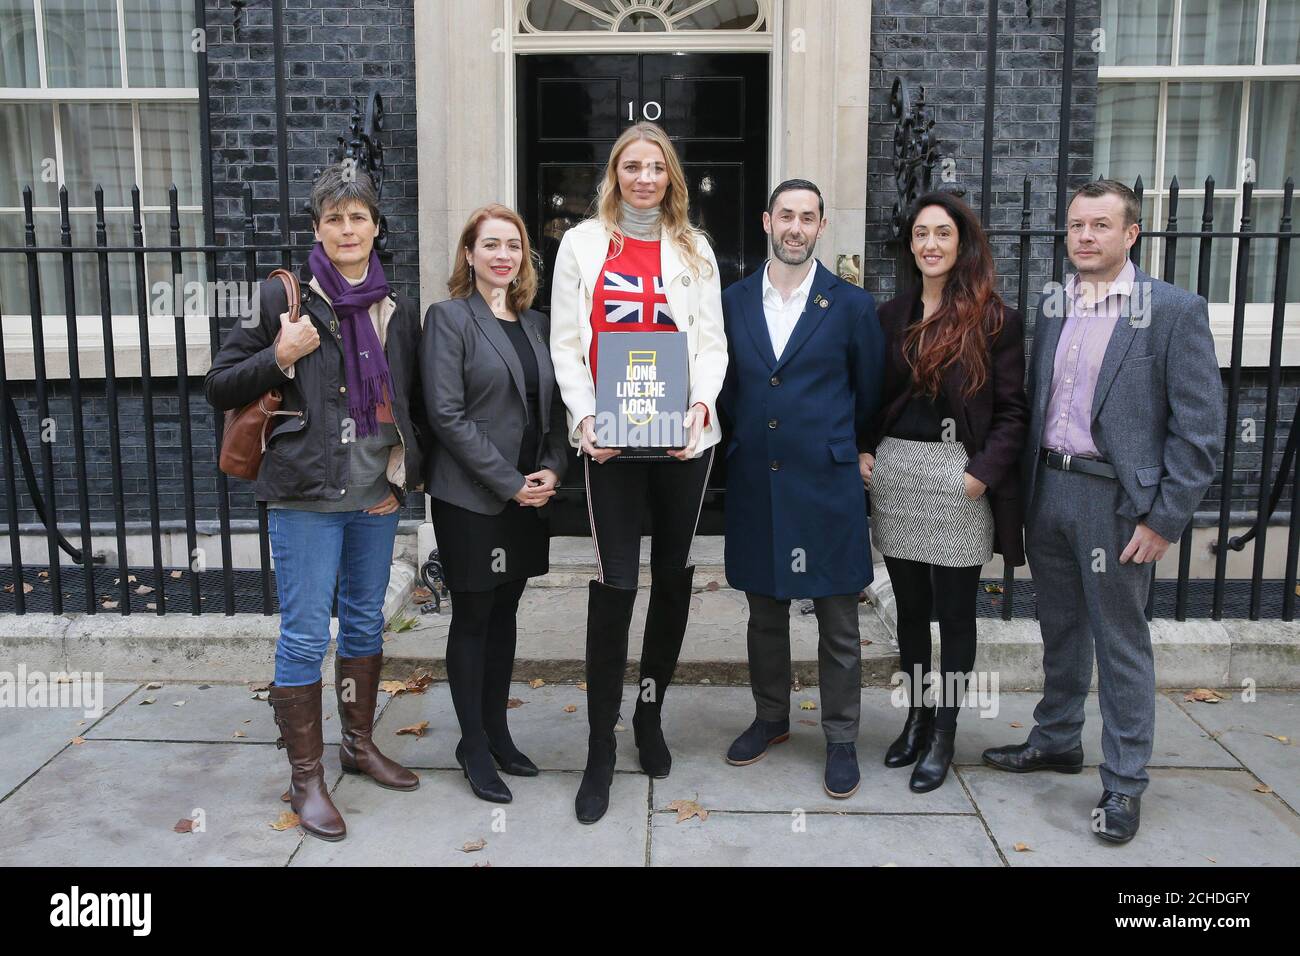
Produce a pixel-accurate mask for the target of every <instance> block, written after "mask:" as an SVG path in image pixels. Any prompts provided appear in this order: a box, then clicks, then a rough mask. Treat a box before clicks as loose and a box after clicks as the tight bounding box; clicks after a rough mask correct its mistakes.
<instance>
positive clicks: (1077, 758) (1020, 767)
mask: <svg viewBox="0 0 1300 956" xmlns="http://www.w3.org/2000/svg"><path fill="white" fill-rule="evenodd" d="M983 758H984V762H985V763H986V764H988V765H989V766H990V767H996V768H997V769H998V770H1006V771H1009V772H1011V773H1030V772H1031V771H1034V770H1055V771H1056V772H1057V773H1078V772H1079V771H1080V770H1082V769H1083V747H1075V748H1073V749H1071V750H1067V751H1065V752H1064V753H1059V754H1049V753H1047V752H1046V751H1044V750H1039V749H1038V748H1037V747H1031V746H1029V744H1028V743H1023V744H1011V745H1009V746H1006V747H990V748H989V749H988V750H986V751H984V754H983Z"/></svg>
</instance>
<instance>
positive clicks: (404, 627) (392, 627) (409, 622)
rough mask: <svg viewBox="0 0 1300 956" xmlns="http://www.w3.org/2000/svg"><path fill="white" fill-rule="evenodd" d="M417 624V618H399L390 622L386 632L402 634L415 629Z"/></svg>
mask: <svg viewBox="0 0 1300 956" xmlns="http://www.w3.org/2000/svg"><path fill="white" fill-rule="evenodd" d="M417 623H418V618H415V617H398V618H394V619H393V620H391V621H389V622H388V627H386V628H385V630H387V631H391V632H392V633H394V634H401V633H402V632H403V631H409V630H410V629H411V628H413V627H415V625H416V624H417Z"/></svg>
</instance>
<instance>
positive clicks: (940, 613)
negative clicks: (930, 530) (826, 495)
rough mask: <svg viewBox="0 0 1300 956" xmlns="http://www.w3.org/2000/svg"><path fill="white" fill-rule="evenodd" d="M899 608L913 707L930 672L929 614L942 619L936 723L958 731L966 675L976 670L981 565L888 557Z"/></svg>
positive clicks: (900, 651) (904, 666)
mask: <svg viewBox="0 0 1300 956" xmlns="http://www.w3.org/2000/svg"><path fill="white" fill-rule="evenodd" d="M885 566H886V567H887V568H888V569H889V580H890V583H892V584H893V586H894V606H895V608H896V609H897V611H898V654H899V658H900V659H901V663H902V671H903V674H904V678H903V683H904V685H905V686H906V687H907V694H908V700H909V701H910V702H911V704H912V706H920V704H921V701H922V699H923V690H924V688H923V687H918V686H917V685H916V679H917V678H918V676H920V675H924V674H925V673H926V672H928V671H929V670H930V618H931V614H933V616H934V618H935V619H937V620H938V622H939V671H940V675H941V678H942V680H941V683H940V686H939V688H938V689H937V690H936V694H935V699H936V701H937V702H938V710H937V711H936V713H935V724H934V725H935V727H936V728H938V729H939V730H956V728H957V711H958V709H959V708H960V706H961V698H962V694H963V693H965V687H966V675H968V674H969V673H970V672H971V671H972V670H974V669H975V589H976V588H977V587H978V586H979V578H980V569H981V566H980V565H974V566H973V567H969V568H948V567H943V566H941V565H937V564H925V563H923V562H921V561H907V560H905V559H903V558H891V557H888V556H886V557H885Z"/></svg>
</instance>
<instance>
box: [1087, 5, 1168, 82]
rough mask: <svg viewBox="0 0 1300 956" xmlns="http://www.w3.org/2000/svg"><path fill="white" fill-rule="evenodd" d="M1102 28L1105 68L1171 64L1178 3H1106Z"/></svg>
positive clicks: (1102, 61) (1102, 55)
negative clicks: (1175, 11)
mask: <svg viewBox="0 0 1300 956" xmlns="http://www.w3.org/2000/svg"><path fill="white" fill-rule="evenodd" d="M1101 27H1102V30H1103V31H1104V32H1103V34H1102V36H1103V38H1104V39H1105V42H1106V46H1105V49H1103V50H1102V51H1101V60H1100V64H1101V65H1102V66H1150V65H1152V64H1162V65H1163V64H1167V63H1169V61H1170V57H1171V55H1172V54H1173V46H1174V0H1149V2H1147V3H1142V4H1136V3H1127V2H1121V0H1103V2H1102V11H1101Z"/></svg>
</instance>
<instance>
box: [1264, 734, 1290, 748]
mask: <svg viewBox="0 0 1300 956" xmlns="http://www.w3.org/2000/svg"><path fill="white" fill-rule="evenodd" d="M1264 736H1265V737H1272V738H1273V739H1274V740H1276V741H1277V742H1278V743H1280V744H1286V745H1287V746H1288V747H1289V746H1290V745H1291V738H1290V737H1279V736H1278V735H1277V734H1265V735H1264Z"/></svg>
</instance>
